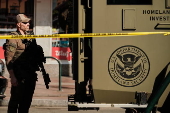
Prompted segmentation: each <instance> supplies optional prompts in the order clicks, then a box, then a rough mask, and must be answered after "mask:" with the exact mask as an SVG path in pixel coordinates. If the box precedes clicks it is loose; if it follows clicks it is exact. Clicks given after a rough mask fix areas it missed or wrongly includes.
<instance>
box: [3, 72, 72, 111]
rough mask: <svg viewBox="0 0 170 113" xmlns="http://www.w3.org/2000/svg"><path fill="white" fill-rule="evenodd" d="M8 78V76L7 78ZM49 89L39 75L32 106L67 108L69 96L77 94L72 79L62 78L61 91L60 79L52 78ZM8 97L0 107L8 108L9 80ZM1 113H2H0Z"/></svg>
mask: <svg viewBox="0 0 170 113" xmlns="http://www.w3.org/2000/svg"><path fill="white" fill-rule="evenodd" d="M5 77H8V76H5ZM50 79H51V82H50V83H49V89H46V86H45V84H44V80H43V77H42V75H38V81H37V85H36V89H35V92H34V96H33V100H32V104H31V105H32V106H46V107H66V106H67V102H68V95H69V94H74V93H75V88H74V80H73V79H72V77H65V76H62V77H61V91H60V90H59V77H58V76H56V77H50ZM8 81H9V82H8V87H7V89H6V92H5V95H6V97H5V98H4V99H3V100H1V101H0V106H7V105H8V101H9V98H10V88H11V84H10V79H8ZM0 113H1V112H0Z"/></svg>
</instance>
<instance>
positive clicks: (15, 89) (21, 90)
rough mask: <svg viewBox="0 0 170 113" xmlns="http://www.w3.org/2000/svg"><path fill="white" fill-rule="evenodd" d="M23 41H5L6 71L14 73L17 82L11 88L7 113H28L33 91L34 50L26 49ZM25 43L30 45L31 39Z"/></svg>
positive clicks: (35, 76) (35, 78) (34, 74)
mask: <svg viewBox="0 0 170 113" xmlns="http://www.w3.org/2000/svg"><path fill="white" fill-rule="evenodd" d="M11 35H17V33H16V32H14V33H11ZM18 35H21V34H18ZM24 41H25V40H24V39H7V40H6V44H5V45H4V49H5V53H4V55H5V61H6V66H7V69H8V70H11V69H12V70H13V71H14V75H15V77H16V78H17V81H18V85H17V86H12V87H11V98H10V101H9V104H8V113H28V110H29V108H30V105H31V101H32V96H33V93H34V90H35V85H36V80H37V74H36V73H35V71H36V70H37V69H35V68H37V67H35V65H36V63H35V61H33V59H34V55H35V52H33V51H34V49H27V43H25V42H24ZM26 42H29V43H32V39H27V40H26ZM17 111H18V112H17Z"/></svg>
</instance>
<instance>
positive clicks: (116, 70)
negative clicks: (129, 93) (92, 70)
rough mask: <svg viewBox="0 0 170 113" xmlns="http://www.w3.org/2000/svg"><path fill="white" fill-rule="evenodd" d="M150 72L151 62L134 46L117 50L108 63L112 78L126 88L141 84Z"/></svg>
mask: <svg viewBox="0 0 170 113" xmlns="http://www.w3.org/2000/svg"><path fill="white" fill-rule="evenodd" d="M149 70H150V62H149V59H148V57H147V55H146V54H145V52H144V51H143V50H141V49H140V48H138V47H136V46H132V45H127V46H122V47H120V48H118V49H116V50H115V51H114V52H113V53H112V55H111V56H110V59H109V62H108V71H109V74H110V76H111V77H112V79H113V80H114V81H115V82H116V83H117V84H119V85H121V86H124V87H134V86H137V85H139V84H141V83H142V82H143V81H144V80H145V79H146V78H147V76H148V74H149Z"/></svg>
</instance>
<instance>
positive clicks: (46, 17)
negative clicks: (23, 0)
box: [34, 0, 52, 56]
mask: <svg viewBox="0 0 170 113" xmlns="http://www.w3.org/2000/svg"><path fill="white" fill-rule="evenodd" d="M34 2H35V8H34V9H35V11H34V22H35V23H34V26H35V27H34V33H35V34H36V35H51V34H52V0H35V1H34ZM37 43H38V44H39V45H41V46H42V47H43V49H44V54H45V56H50V55H51V47H52V46H51V39H50V38H37Z"/></svg>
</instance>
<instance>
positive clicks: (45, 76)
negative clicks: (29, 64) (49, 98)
mask: <svg viewBox="0 0 170 113" xmlns="http://www.w3.org/2000/svg"><path fill="white" fill-rule="evenodd" d="M37 55H38V56H37V63H38V66H39V68H40V71H41V72H42V75H43V79H44V83H45V85H46V88H47V89H49V86H48V84H49V82H51V80H50V77H49V74H48V73H46V71H45V68H44V65H43V63H46V58H45V57H44V52H43V49H42V47H41V46H40V45H37Z"/></svg>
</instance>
